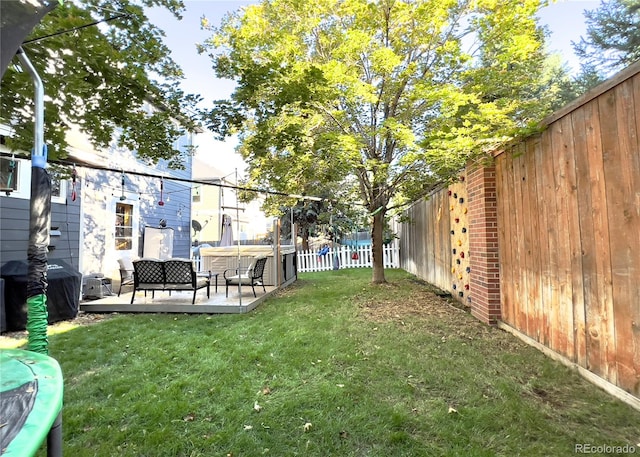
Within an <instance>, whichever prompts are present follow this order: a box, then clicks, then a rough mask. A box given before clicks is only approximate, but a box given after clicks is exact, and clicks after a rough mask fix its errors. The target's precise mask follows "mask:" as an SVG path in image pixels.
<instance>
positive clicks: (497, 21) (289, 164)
mask: <svg viewBox="0 0 640 457" xmlns="http://www.w3.org/2000/svg"><path fill="white" fill-rule="evenodd" d="M539 6H540V1H539V0H502V1H499V2H498V1H496V0H414V1H409V0H404V1H403V0H375V1H371V0H310V1H309V0H265V1H263V2H262V3H261V4H259V5H252V6H249V7H247V8H246V9H244V10H242V11H239V12H237V13H234V14H231V15H229V16H227V18H226V19H225V20H224V21H223V23H222V25H221V26H220V27H219V28H217V29H215V30H214V34H213V36H212V38H211V40H209V41H208V42H207V43H205V45H203V47H202V48H201V50H202V52H208V53H209V54H210V55H211V57H212V59H213V61H214V69H215V71H216V73H217V75H218V76H219V77H224V78H230V79H233V80H235V81H237V88H236V90H235V92H234V93H233V94H232V97H231V100H223V101H220V102H218V103H217V104H216V105H215V106H214V107H213V109H211V110H210V112H209V113H208V120H209V127H210V128H211V129H212V130H214V131H216V132H218V133H219V134H221V135H222V136H224V135H229V134H234V133H238V134H239V137H240V140H241V143H240V151H241V152H242V154H243V156H244V158H245V160H246V161H247V162H248V164H249V168H250V171H251V175H250V177H251V179H252V180H253V181H254V183H255V184H260V185H261V186H271V187H277V188H278V189H280V190H286V192H290V193H296V194H301V193H304V190H305V188H304V186H305V183H307V182H308V181H309V179H310V176H316V175H319V176H321V175H322V174H323V173H326V172H327V170H331V171H332V173H335V171H336V170H338V171H339V172H340V173H344V175H345V176H347V175H349V176H350V177H351V180H352V181H353V182H355V183H356V185H357V189H358V192H359V196H360V198H361V200H362V201H363V202H364V206H365V208H366V209H367V211H368V213H369V216H370V217H371V220H372V247H373V264H374V267H373V282H374V283H380V282H384V281H385V276H384V267H383V259H382V243H383V229H384V221H385V216H386V215H387V213H388V211H390V210H391V209H392V208H393V207H394V205H396V204H398V197H399V196H402V197H403V198H404V199H405V200H406V199H414V198H417V197H419V196H421V195H424V194H425V193H426V192H428V191H429V189H430V188H431V186H432V185H433V183H434V182H436V181H440V180H442V179H448V178H450V177H451V176H452V175H453V174H454V173H455V172H456V171H457V170H459V169H460V168H461V167H462V166H463V165H464V163H465V161H466V160H467V159H469V158H470V157H472V156H475V155H477V154H482V153H483V152H486V151H488V150H491V149H493V148H495V147H496V146H498V145H500V144H501V143H502V142H504V141H506V140H508V139H510V138H512V137H513V136H514V135H515V134H517V133H518V132H521V131H522V130H523V129H527V128H529V127H531V126H532V125H533V124H534V123H535V121H537V120H538V119H540V118H541V116H542V115H543V114H544V113H546V112H547V111H548V109H549V106H550V105H549V103H548V102H547V101H546V100H545V98H544V97H541V94H544V92H541V91H540V87H541V83H540V74H541V71H542V68H543V67H544V66H543V60H544V53H543V51H542V42H543V40H544V33H543V31H542V30H541V29H540V27H539V26H538V24H537V22H536V19H535V13H536V11H537V9H538V8H539ZM300 176H305V178H304V179H300ZM334 176H335V175H334ZM345 179H346V180H345V182H350V181H349V180H348V179H347V178H345Z"/></svg>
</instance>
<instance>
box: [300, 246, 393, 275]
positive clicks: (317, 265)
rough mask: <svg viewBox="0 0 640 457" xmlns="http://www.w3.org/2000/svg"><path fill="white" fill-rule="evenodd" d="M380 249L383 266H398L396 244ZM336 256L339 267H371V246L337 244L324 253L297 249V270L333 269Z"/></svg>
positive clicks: (301, 271) (302, 271)
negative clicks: (382, 255) (352, 246)
mask: <svg viewBox="0 0 640 457" xmlns="http://www.w3.org/2000/svg"><path fill="white" fill-rule="evenodd" d="M382 249H383V254H384V260H383V262H384V267H385V268H398V267H399V266H400V263H399V252H398V246H397V245H396V244H395V243H392V244H388V245H384V246H383V248H382ZM336 256H337V257H338V265H339V268H371V267H373V258H372V256H371V246H359V247H358V248H350V247H347V246H338V247H336V248H335V249H329V252H328V253H327V254H325V255H318V252H317V251H298V272H300V273H305V272H311V271H326V270H333V269H334V259H335V257H336Z"/></svg>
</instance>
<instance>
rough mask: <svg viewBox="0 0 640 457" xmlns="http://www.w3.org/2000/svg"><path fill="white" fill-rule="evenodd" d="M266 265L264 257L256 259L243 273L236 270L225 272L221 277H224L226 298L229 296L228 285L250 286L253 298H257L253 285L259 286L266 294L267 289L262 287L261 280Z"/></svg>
mask: <svg viewBox="0 0 640 457" xmlns="http://www.w3.org/2000/svg"><path fill="white" fill-rule="evenodd" d="M266 264H267V258H266V257H256V258H255V259H254V260H253V262H251V265H249V268H247V271H246V272H244V273H240V272H239V271H238V270H225V271H224V273H223V274H222V275H223V276H224V282H225V293H226V296H227V297H228V296H229V286H230V285H235V286H237V285H240V287H242V286H243V285H251V290H253V296H254V297H257V295H256V289H255V285H256V284H261V285H262V289H263V290H264V292H265V293H266V292H267V289H266V288H265V287H264V280H263V278H262V277H263V276H264V268H265V266H266Z"/></svg>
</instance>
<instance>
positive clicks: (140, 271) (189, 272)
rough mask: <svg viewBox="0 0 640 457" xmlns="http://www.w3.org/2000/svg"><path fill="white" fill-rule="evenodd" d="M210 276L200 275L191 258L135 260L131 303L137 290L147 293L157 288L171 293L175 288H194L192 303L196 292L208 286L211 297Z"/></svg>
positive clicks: (194, 300)
mask: <svg viewBox="0 0 640 457" xmlns="http://www.w3.org/2000/svg"><path fill="white" fill-rule="evenodd" d="M210 285H211V281H210V278H209V277H201V276H198V274H197V272H196V269H195V265H194V263H193V260H190V259H167V260H159V259H149V258H143V259H139V260H134V261H133V293H132V294H131V303H132V304H133V300H134V299H135V297H136V292H137V291H139V290H141V291H144V292H145V294H146V292H147V291H151V292H152V294H153V293H155V291H156V290H162V291H166V290H168V291H169V293H171V291H173V290H193V300H192V301H191V303H192V304H195V302H196V292H197V291H198V290H199V289H203V288H205V287H206V288H207V298H209V297H210V291H209V287H210Z"/></svg>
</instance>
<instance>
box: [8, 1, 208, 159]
mask: <svg viewBox="0 0 640 457" xmlns="http://www.w3.org/2000/svg"><path fill="white" fill-rule="evenodd" d="M5 6H6V5H5ZM150 6H159V7H164V8H167V9H168V10H169V11H171V12H172V13H173V14H174V15H175V16H176V17H178V18H180V13H181V11H183V9H184V5H183V3H182V0H141V1H133V0H78V1H64V2H61V4H60V5H58V6H57V7H56V8H55V9H54V10H53V11H51V12H50V13H49V14H47V15H46V16H45V17H44V19H43V20H42V21H41V23H40V24H39V25H38V26H37V27H36V28H35V29H34V30H33V32H32V34H31V36H30V37H29V38H28V39H27V40H26V41H25V43H24V44H23V49H24V50H25V53H26V55H27V56H28V58H29V59H30V60H31V62H32V63H33V65H34V67H35V68H36V70H37V71H38V73H39V75H40V77H41V78H42V80H43V84H44V89H45V142H46V143H48V144H49V145H50V148H49V155H50V156H52V157H54V158H55V157H64V156H65V155H66V148H67V139H66V134H67V133H68V132H69V130H70V128H71V127H72V126H75V127H78V128H79V129H80V130H81V131H82V132H83V133H85V134H86V135H87V136H88V138H89V139H90V141H91V142H92V143H93V145H94V146H96V147H98V148H100V147H107V146H109V145H110V143H111V142H112V141H113V139H114V138H117V139H118V141H119V144H120V145H121V146H125V147H128V148H129V149H131V150H134V151H137V153H138V155H139V157H141V158H143V159H148V160H150V161H152V162H156V161H157V160H159V159H167V160H169V163H170V165H171V166H174V167H180V166H181V162H182V160H181V157H180V154H181V152H180V151H178V150H176V149H174V144H175V140H176V139H177V138H178V137H179V136H180V135H182V134H183V133H184V130H185V128H191V127H193V125H194V124H193V120H192V119H191V116H190V114H189V113H190V107H191V106H193V104H194V103H195V102H196V101H197V97H195V96H188V95H186V94H184V93H183V92H182V90H181V89H180V88H179V86H178V84H179V81H180V79H181V78H182V76H183V75H182V71H181V70H180V68H179V67H178V66H177V65H176V64H175V62H173V60H172V59H171V57H170V51H169V49H168V48H167V47H166V45H164V44H163V42H162V38H163V36H164V32H163V31H162V30H160V29H158V28H157V27H155V26H154V25H152V24H150V23H149V21H148V19H147V17H146V15H145V9H144V7H150ZM16 62H17V59H16ZM149 103H150V104H151V105H153V106H154V107H155V109H154V110H153V111H150V110H149V109H148V108H147V106H148V105H149ZM32 106H33V84H32V82H31V80H30V76H29V75H28V73H26V72H24V71H20V67H19V64H18V65H16V66H14V67H13V68H9V69H8V70H7V72H6V73H5V75H4V77H3V78H2V97H1V107H0V121H1V122H2V123H5V124H8V125H10V126H11V127H12V128H13V130H14V132H15V134H14V135H12V136H11V137H9V138H7V139H6V141H7V145H8V146H9V147H10V148H12V149H17V150H24V151H30V150H31V148H32V147H33V108H32ZM176 119H179V120H180V121H181V123H182V125H178V124H176V122H175V120H176ZM182 153H184V152H182Z"/></svg>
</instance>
